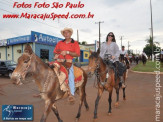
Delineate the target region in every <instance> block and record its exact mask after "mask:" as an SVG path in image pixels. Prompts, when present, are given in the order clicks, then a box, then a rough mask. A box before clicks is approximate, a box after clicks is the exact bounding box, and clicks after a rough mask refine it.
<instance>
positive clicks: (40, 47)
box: [0, 31, 63, 62]
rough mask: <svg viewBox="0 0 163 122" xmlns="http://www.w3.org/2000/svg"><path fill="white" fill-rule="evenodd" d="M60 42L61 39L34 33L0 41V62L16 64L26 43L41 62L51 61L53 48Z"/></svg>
mask: <svg viewBox="0 0 163 122" xmlns="http://www.w3.org/2000/svg"><path fill="white" fill-rule="evenodd" d="M60 40H63V39H62V38H59V37H55V36H50V35H47V34H43V33H39V32H34V31H31V34H30V35H25V36H19V37H15V38H9V39H5V40H1V41H0V42H1V43H0V60H13V61H15V62H17V59H18V58H19V57H20V56H21V54H22V53H23V51H24V47H25V45H26V43H29V44H30V45H31V47H32V49H33V52H34V53H35V54H36V55H37V56H39V57H40V58H41V59H42V60H48V61H52V60H53V50H54V47H55V45H56V44H57V42H58V41H60Z"/></svg>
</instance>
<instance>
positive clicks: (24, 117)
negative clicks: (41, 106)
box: [2, 105, 33, 121]
mask: <svg viewBox="0 0 163 122" xmlns="http://www.w3.org/2000/svg"><path fill="white" fill-rule="evenodd" d="M2 120H3V121H5V120H6V121H11V120H12V121H15V120H16V121H32V120H33V106H32V105H2Z"/></svg>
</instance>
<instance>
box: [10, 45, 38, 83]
mask: <svg viewBox="0 0 163 122" xmlns="http://www.w3.org/2000/svg"><path fill="white" fill-rule="evenodd" d="M35 60H36V57H35V54H34V53H33V51H32V48H31V46H30V45H29V44H27V45H26V46H25V49H24V52H23V54H22V56H20V57H19V58H18V64H17V67H16V68H15V70H14V72H13V73H12V76H11V79H12V81H13V83H14V84H16V85H21V84H22V81H23V80H25V77H26V75H27V74H30V73H33V71H34V70H35V67H36V65H35Z"/></svg>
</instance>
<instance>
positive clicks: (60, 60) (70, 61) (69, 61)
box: [57, 59, 72, 63]
mask: <svg viewBox="0 0 163 122" xmlns="http://www.w3.org/2000/svg"><path fill="white" fill-rule="evenodd" d="M65 60H66V62H68V63H72V59H57V61H58V62H64V61H65Z"/></svg>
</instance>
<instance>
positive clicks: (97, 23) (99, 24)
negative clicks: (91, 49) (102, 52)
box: [95, 21, 104, 49]
mask: <svg viewBox="0 0 163 122" xmlns="http://www.w3.org/2000/svg"><path fill="white" fill-rule="evenodd" d="M101 23H104V21H102V22H101V21H99V22H95V24H99V49H100V48H101V40H100V37H101V33H100V24H101Z"/></svg>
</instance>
